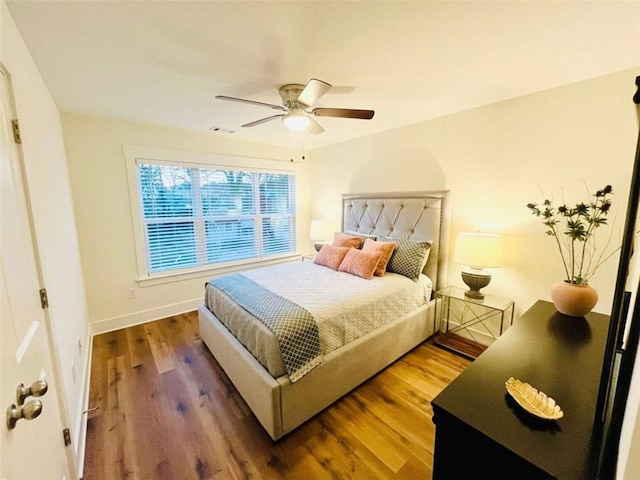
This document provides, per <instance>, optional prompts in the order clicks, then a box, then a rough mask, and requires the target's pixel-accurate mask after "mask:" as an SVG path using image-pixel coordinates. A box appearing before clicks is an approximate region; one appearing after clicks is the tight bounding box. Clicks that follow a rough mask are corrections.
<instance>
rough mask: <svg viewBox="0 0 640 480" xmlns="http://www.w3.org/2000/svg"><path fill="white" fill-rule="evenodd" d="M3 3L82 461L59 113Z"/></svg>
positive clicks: (72, 255) (7, 58)
mask: <svg viewBox="0 0 640 480" xmlns="http://www.w3.org/2000/svg"><path fill="white" fill-rule="evenodd" d="M0 8H1V12H2V15H1V17H2V18H1V22H2V26H1V32H2V42H1V45H2V50H1V56H0V61H2V63H3V64H4V66H5V67H6V68H7V70H8V71H9V73H10V74H11V76H12V82H13V89H14V97H15V103H16V111H17V113H18V118H19V121H20V130H21V134H22V152H23V157H24V163H25V170H26V177H27V183H28V187H29V191H30V201H31V206H32V212H33V221H34V225H35V234H36V235H35V236H36V244H37V248H38V253H39V257H40V262H41V270H42V275H43V278H44V286H45V287H46V288H47V292H48V296H49V305H50V307H49V309H48V315H49V321H50V323H51V328H52V333H53V337H54V339H55V343H56V345H55V349H54V350H55V351H56V353H57V356H58V363H59V370H60V374H61V377H62V387H63V390H64V397H65V398H66V406H67V416H68V417H69V420H70V422H71V425H70V428H71V431H72V435H73V440H74V441H73V445H74V450H75V453H76V455H78V456H79V457H80V458H81V454H79V453H78V451H77V448H78V446H79V445H80V444H81V443H82V442H80V441H79V437H80V436H81V434H82V430H83V428H84V425H83V422H82V400H83V392H84V384H85V382H86V373H87V370H86V366H87V365H88V350H89V349H88V348H86V346H87V345H88V343H87V342H88V329H87V306H86V302H85V293H84V280H83V275H82V269H81V264H80V251H79V247H78V238H77V233H76V224H75V218H74V212H73V205H72V198H71V190H70V185H69V177H68V170H67V160H66V154H65V148H64V143H63V137H62V127H61V124H60V115H59V113H58V109H57V108H56V105H55V104H54V102H53V99H52V98H51V95H50V94H49V91H48V90H47V88H46V86H45V84H44V82H43V81H42V78H41V77H40V74H39V73H38V70H37V68H36V66H35V64H34V62H33V59H32V58H31V56H30V54H29V52H28V50H27V48H26V46H25V45H24V42H23V40H22V38H21V36H20V34H19V32H18V30H17V28H16V26H15V23H14V22H13V19H12V18H11V15H10V13H9V11H8V9H7V7H6V5H5V3H4V2H2V3H1V4H0ZM78 341H80V342H81V343H82V348H79V344H78ZM72 364H73V365H74V369H75V376H74V374H73V373H72V368H71V365H72ZM27 380H28V379H25V382H26V381H27Z"/></svg>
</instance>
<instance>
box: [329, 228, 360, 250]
mask: <svg viewBox="0 0 640 480" xmlns="http://www.w3.org/2000/svg"><path fill="white" fill-rule="evenodd" d="M332 245H336V246H338V247H353V248H361V247H362V238H361V237H358V236H357V235H348V234H346V233H340V232H336V233H335V234H334V235H333V242H332Z"/></svg>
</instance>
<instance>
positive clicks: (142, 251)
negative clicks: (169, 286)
mask: <svg viewBox="0 0 640 480" xmlns="http://www.w3.org/2000/svg"><path fill="white" fill-rule="evenodd" d="M122 148H123V154H124V158H125V165H126V170H127V183H128V185H129V204H130V207H131V220H132V227H133V241H134V249H135V256H136V267H137V275H138V276H137V278H136V281H137V282H138V285H139V286H140V287H144V286H151V285H158V284H163V283H170V282H176V281H182V280H187V279H192V278H198V277H205V276H212V275H221V274H224V273H231V272H234V271H238V270H243V269H246V268H248V267H261V266H268V265H274V264H278V263H285V262H291V261H299V260H300V254H299V253H297V252H292V253H286V254H281V255H273V256H270V257H269V258H267V259H265V258H259V259H255V258H253V259H246V260H237V261H233V262H225V263H219V264H213V265H200V266H196V267H192V268H185V269H181V270H174V271H171V272H159V273H156V274H151V275H150V274H149V273H148V265H147V262H148V260H147V249H146V237H145V229H144V222H143V219H142V204H141V199H140V191H139V186H138V169H137V164H138V162H140V161H141V162H144V161H145V160H146V161H149V162H152V163H155V164H166V165H176V164H180V165H181V166H184V167H191V168H199V167H205V168H212V167H214V168H220V169H233V170H242V171H246V172H257V173H279V174H288V175H293V176H294V179H295V182H296V190H297V189H298V185H297V184H298V178H297V171H296V169H295V168H292V166H289V165H287V166H288V167H289V168H284V166H283V165H282V163H283V161H282V160H273V159H267V158H254V157H241V156H235V155H221V154H212V153H204V152H192V151H185V150H172V149H164V148H153V147H144V146H136V145H123V147H122ZM296 198H297V192H296ZM294 218H295V219H296V223H297V219H298V208H297V201H296V207H295V211H294ZM296 230H297V228H296ZM294 240H295V241H296V244H297V235H295V234H294Z"/></svg>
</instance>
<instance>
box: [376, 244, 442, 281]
mask: <svg viewBox="0 0 640 480" xmlns="http://www.w3.org/2000/svg"><path fill="white" fill-rule="evenodd" d="M378 241H379V242H396V243H397V244H398V246H397V247H396V249H395V250H394V251H393V254H392V255H391V259H390V260H389V263H388V264H387V272H392V273H398V274H400V275H404V276H405V277H407V278H410V279H411V280H413V281H414V282H415V281H417V280H418V278H419V277H420V274H421V273H422V269H423V268H424V266H425V265H426V264H427V260H428V259H429V252H430V251H431V242H417V241H414V240H406V239H399V238H393V237H378Z"/></svg>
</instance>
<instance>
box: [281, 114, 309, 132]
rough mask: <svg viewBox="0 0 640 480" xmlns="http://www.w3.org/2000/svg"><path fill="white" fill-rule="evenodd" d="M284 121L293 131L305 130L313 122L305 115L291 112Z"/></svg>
mask: <svg viewBox="0 0 640 480" xmlns="http://www.w3.org/2000/svg"><path fill="white" fill-rule="evenodd" d="M282 121H283V122H284V124H285V125H286V126H287V128H289V129H291V130H305V129H306V128H307V127H308V126H309V123H311V121H310V120H309V117H308V116H307V115H305V114H304V113H297V112H289V113H288V114H287V115H285V116H284V117H282Z"/></svg>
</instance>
